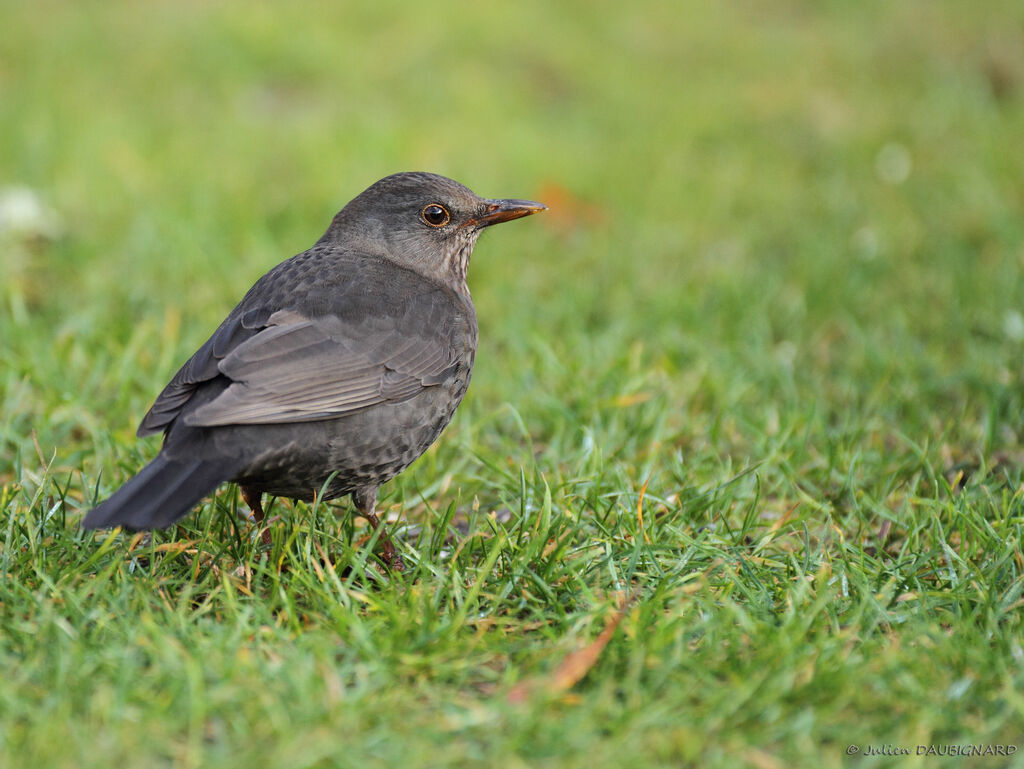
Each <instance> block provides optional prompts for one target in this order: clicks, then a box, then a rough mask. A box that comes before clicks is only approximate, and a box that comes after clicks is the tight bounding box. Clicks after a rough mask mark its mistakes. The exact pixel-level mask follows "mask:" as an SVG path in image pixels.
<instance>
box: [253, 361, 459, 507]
mask: <svg viewBox="0 0 1024 769" xmlns="http://www.w3.org/2000/svg"><path fill="white" fill-rule="evenodd" d="M466 384H468V382H465V381H463V378H462V377H459V378H457V379H455V380H454V381H451V382H449V383H446V384H445V385H441V386H434V387H428V388H426V389H425V390H423V391H421V392H420V393H418V394H417V395H416V396H414V397H412V398H409V399H408V400H406V401H402V402H400V403H383V404H380V405H377V406H372V407H370V408H367V409H363V410H361V411H358V412H354V413H351V414H347V415H345V416H343V417H340V418H338V419H330V420H322V421H318V422H305V423H299V424H290V425H253V426H252V427H251V428H250V429H251V430H252V432H253V433H254V435H253V439H254V440H259V441H260V442H261V443H263V444H264V445H265V446H266V451H264V452H260V453H259V454H258V455H257V456H256V457H254V461H253V462H251V463H250V464H249V467H247V468H246V470H245V471H243V473H242V474H240V475H239V476H238V477H236V478H234V479H233V480H235V481H237V482H238V483H241V484H243V485H245V486H249V487H252V488H255V489H258V490H260V491H263V492H265V493H268V494H273V495H275V496H280V497H289V498H293V499H301V500H305V501H309V500H311V499H313V497H314V496H315V495H317V494H321V496H322V498H323V499H334V498H335V497H339V496H342V495H344V494H348V493H350V492H352V491H353V490H355V489H358V488H362V487H366V486H378V485H380V484H382V483H385V482H386V481H389V480H391V479H392V478H394V477H395V476H396V475H398V474H399V473H400V472H402V470H404V469H405V468H407V467H408V466H409V465H410V464H412V463H413V462H414V461H415V460H416V459H417V458H418V457H419V456H420V455H422V454H423V452H424V451H426V450H427V448H429V447H430V445H431V444H432V443H433V442H434V441H435V440H437V437H438V436H439V435H440V434H441V431H442V430H444V428H445V427H446V426H447V425H448V423H449V421H451V418H452V415H453V414H454V413H455V408H456V407H457V406H458V404H459V402H460V401H461V400H462V396H463V395H464V394H465V391H466ZM257 433H262V435H258V434H257Z"/></svg>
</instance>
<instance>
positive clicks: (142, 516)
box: [82, 454, 236, 531]
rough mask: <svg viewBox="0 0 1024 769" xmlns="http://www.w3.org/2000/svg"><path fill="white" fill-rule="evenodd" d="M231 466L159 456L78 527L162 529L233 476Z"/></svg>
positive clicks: (133, 529) (92, 511) (222, 463)
mask: <svg viewBox="0 0 1024 769" xmlns="http://www.w3.org/2000/svg"><path fill="white" fill-rule="evenodd" d="M235 470H236V468H235V467H234V463H228V462H220V463H218V462H210V461H199V460H196V461H192V462H180V461H177V460H173V459H167V458H166V457H164V455H163V454H160V455H159V456H157V458H156V459H154V460H153V461H152V462H150V463H149V464H148V465H146V466H145V467H144V468H142V470H141V471H139V474H138V475H136V476H135V477H134V478H132V479H131V480H129V481H128V482H127V483H126V484H125V485H124V486H122V487H121V488H119V489H118V490H117V491H115V492H114V493H113V495H112V496H111V497H110V498H109V499H107V500H105V501H104V502H103V503H101V504H100V505H99V506H97V507H95V508H93V509H92V510H91V511H90V512H89V514H88V515H86V516H85V520H84V521H83V522H82V526H83V527H85V528H86V529H102V528H107V527H113V526H124V527H125V528H126V529H130V530H132V531H138V530H140V529H162V528H165V527H167V526H170V525H171V524H172V523H174V522H175V521H176V520H178V519H179V518H181V517H182V516H183V515H185V514H186V513H187V512H188V511H189V510H191V509H192V507H193V506H194V505H195V504H196V503H197V502H198V501H199V500H200V499H202V498H203V497H205V496H206V495H207V494H209V493H210V492H211V491H213V490H214V489H215V488H217V486H218V485H219V484H221V483H223V482H224V481H226V480H228V479H229V478H231V477H232V476H233V475H234V474H235Z"/></svg>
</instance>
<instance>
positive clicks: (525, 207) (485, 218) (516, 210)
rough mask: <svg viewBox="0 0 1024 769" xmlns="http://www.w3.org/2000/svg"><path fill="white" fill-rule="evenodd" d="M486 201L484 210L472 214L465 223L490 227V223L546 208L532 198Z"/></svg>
mask: <svg viewBox="0 0 1024 769" xmlns="http://www.w3.org/2000/svg"><path fill="white" fill-rule="evenodd" d="M486 203H487V208H485V209H484V212H483V213H482V214H480V215H479V216H474V217H473V218H472V219H470V220H469V221H468V222H467V224H469V225H470V226H472V227H490V226H491V225H492V224H500V223H501V222H511V221H512V220H513V219H521V218H522V217H524V216H529V215H530V214H536V213H538V212H540V211H547V210H548V207H547V206H546V205H544V204H543V203H534V202H533V201H532V200H488V201H486Z"/></svg>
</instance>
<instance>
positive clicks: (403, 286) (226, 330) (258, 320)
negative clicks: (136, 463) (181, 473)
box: [138, 248, 476, 435]
mask: <svg viewBox="0 0 1024 769" xmlns="http://www.w3.org/2000/svg"><path fill="white" fill-rule="evenodd" d="M460 333H468V334H470V335H471V336H475V333H476V320H475V315H474V312H473V306H472V303H467V302H466V301H465V300H463V299H460V298H458V297H457V296H456V295H455V294H454V292H452V291H449V290H447V289H444V288H441V287H440V286H438V285H437V284H435V283H432V282H430V281H429V280H427V279H426V278H423V277H422V276H419V275H417V274H415V273H413V272H411V271H409V270H405V269H402V268H399V267H397V266H395V265H393V264H390V263H388V262H386V261H385V260H383V259H381V258H379V257H372V256H368V255H365V254H360V253H356V252H347V251H344V250H341V251H332V252H324V251H322V250H317V249H316V248H314V249H310V250H309V251H307V252H305V253H303V254H300V255H299V256H296V257H293V258H292V259H290V260H288V261H286V262H282V263H281V264H279V265H278V266H277V267H275V268H274V269H273V270H271V271H270V272H268V273H267V274H266V275H264V276H263V277H262V278H260V280H259V281H257V283H256V285H254V286H253V288H252V289H250V291H249V293H248V294H246V296H245V298H244V299H243V300H242V301H241V302H240V303H239V305H238V306H237V307H236V308H235V309H234V310H232V312H231V314H230V315H228V317H227V319H225V321H224V322H223V323H222V324H221V325H220V327H219V328H218V329H217V330H216V331H215V332H214V334H213V336H211V337H210V339H209V340H208V341H207V342H206V344H204V345H203V346H202V347H200V348H199V350H197V351H196V353H195V354H194V355H193V356H192V357H191V358H190V359H189V360H188V362H186V363H185V365H184V366H182V367H181V369H180V370H179V371H178V373H177V374H175V375H174V378H173V379H171V381H170V383H168V385H167V386H166V387H165V388H164V390H163V392H161V393H160V395H159V397H158V398H157V399H156V402H155V403H154V404H153V406H152V408H150V410H149V412H148V413H147V414H146V416H145V418H144V419H143V420H142V424H141V425H140V426H139V431H138V432H139V435H148V434H150V433H156V432H160V431H162V430H166V429H167V428H168V427H170V425H171V424H172V423H173V422H174V421H175V420H176V419H177V418H178V417H183V419H184V421H185V423H186V424H194V425H223V424H254V423H273V422H301V421H308V420H314V419H327V418H330V417H333V416H338V415H340V414H344V413H346V412H349V411H352V410H354V409H359V408H364V407H366V406H369V405H373V404H374V403H380V402H383V401H389V400H390V401H396V400H404V399H406V398H410V397H412V396H413V395H415V394H416V393H417V392H419V391H420V390H422V389H423V388H424V387H429V386H430V385H433V384H439V383H440V382H443V381H445V380H446V379H447V378H448V377H449V376H450V375H451V373H453V372H454V370H455V367H456V364H457V358H458V353H457V352H456V349H455V348H456V342H455V341H454V340H455V339H456V338H457V337H458V336H459V334H460ZM214 380H218V381H219V384H220V385H221V386H222V387H221V391H220V393H219V394H217V395H216V396H213V392H212V390H209V389H208V388H207V385H208V384H209V383H212V382H213V381H214ZM201 391H206V392H208V393H209V395H208V396H207V395H204V396H203V397H201V398H199V397H195V398H194V396H196V395H197V394H198V393H200V392H201ZM210 396H213V397H210Z"/></svg>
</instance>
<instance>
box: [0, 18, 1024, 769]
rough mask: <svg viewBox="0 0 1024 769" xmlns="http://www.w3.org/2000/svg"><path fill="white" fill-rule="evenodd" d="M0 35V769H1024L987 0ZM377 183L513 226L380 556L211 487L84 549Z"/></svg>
mask: <svg viewBox="0 0 1024 769" xmlns="http://www.w3.org/2000/svg"><path fill="white" fill-rule="evenodd" d="M0 29H3V30H4V31H3V33H2V34H0V148H2V149H0V511H2V513H0V766H3V767H14V768H18V767H33V768H35V767H69V768H70V767H74V768H76V769H77V768H79V767H83V768H88V767H111V766H116V767H119V768H122V769H132V768H134V767H140V768H141V767H147V768H148V767H153V766H168V767H218V768H219V769H233V768H234V767H246V768H249V767H261V766H267V767H289V768H305V767H333V766H402V767H419V766H422V767H448V766H480V765H483V766H497V767H528V766H529V767H533V766H547V767H586V769H597V768H598V767H606V766H607V767H623V766H627V767H638V768H639V767H647V766H691V765H692V766H700V767H736V766H751V767H756V768H757V769H772V768H773V767H780V768H784V769H790V768H791V767H804V766H806V767H819V766H823V767H838V766H851V767H893V766H935V765H951V766H952V765H956V766H961V765H965V764H969V765H970V766H979V767H980V766H1003V765H1008V764H1012V765H1024V649H1022V645H1021V644H1022V635H1024V633H1022V630H1024V628H1022V621H1021V610H1022V607H1024V558H1022V555H1021V538H1022V534H1024V495H1022V493H1021V491H1020V484H1021V478H1022V474H1024V366H1022V363H1024V280H1022V278H1021V271H1022V267H1024V13H1022V11H1021V8H1020V5H1019V2H1013V1H1012V0H991V1H990V2H986V3H985V4H984V5H983V6H981V5H972V4H969V3H959V2H956V1H955V0H941V1H939V0H907V2H902V3H885V2H881V1H880V0H867V1H866V2H860V3H839V2H823V3H806V2H805V3H801V2H796V1H795V0H775V1H774V2H735V3H715V2H711V1H710V0H705V1H704V2H696V1H694V2H691V1H689V0H687V2H662V3H655V2H640V3H634V4H626V3H614V2H608V1H605V0H598V1H594V2H582V0H579V1H573V2H566V3H550V2H549V3H544V2H533V0H525V2H519V3H508V4H475V5H466V6H462V7H459V6H445V5H430V4H423V3H400V2H383V3H378V4H374V5H371V4H360V5H358V6H357V5H356V4H347V3H346V4H342V3H338V4H334V5H327V4H325V3H313V2H308V1H307V0H293V2H290V3H287V4H277V3H251V4H246V3H241V2H234V1H233V0H227V1H226V2H220V3H206V2H196V1H195V0H190V1H188V2H173V3H172V2H154V3H146V4H143V3H131V2H127V0H109V1H108V2H104V3H87V2H78V3H72V2H56V1H53V2H38V3H18V2H0ZM401 170H430V171H435V172H438V173H442V174H445V175H447V176H451V177H453V178H455V179H458V180H459V181H462V182H464V183H465V184H467V185H468V186H470V187H471V188H473V189H474V190H476V191H477V192H479V193H481V194H483V195H485V196H489V197H525V198H533V199H537V200H542V201H544V202H546V203H547V204H548V205H549V206H550V208H551V210H550V211H549V212H548V213H546V214H544V215H543V216H538V217H532V218H530V219H527V220H524V221H522V222H516V223H514V224H509V225H503V226H502V227H500V228H496V229H495V230H494V231H493V232H488V233H486V234H485V236H484V237H483V238H482V240H481V242H480V244H479V245H478V247H477V250H476V253H475V255H474V260H473V264H472V267H471V270H470V286H471V289H472V291H473V295H474V298H475V301H476V305H477V311H478V315H479V319H480V347H479V351H478V354H477V364H476V369H475V372H474V377H473V384H472V386H471V387H470V391H469V395H468V396H467V399H466V401H465V403H464V404H463V405H462V407H461V409H460V411H459V413H458V414H457V415H456V418H455V420H454V421H453V423H452V425H451V426H450V427H449V429H448V430H447V431H446V433H445V434H444V435H443V437H442V439H441V440H440V441H439V442H438V443H437V444H435V446H434V447H432V448H431V450H430V451H429V452H428V453H427V454H426V455H425V456H424V457H423V458H421V459H420V460H419V461H418V462H417V463H416V464H415V465H413V467H412V468H410V469H409V470H408V471H407V472H406V473H404V474H403V475H402V476H400V477H399V478H398V479H396V480H394V481H392V482H391V483H389V484H388V485H387V486H385V487H384V489H383V490H382V503H381V507H382V509H383V510H384V511H385V512H386V513H387V514H388V516H389V519H390V524H389V526H390V529H391V531H392V532H393V534H394V536H395V538H396V540H397V541H398V542H399V543H400V549H401V551H402V553H403V554H404V557H405V560H406V562H407V563H408V564H409V565H410V568H409V570H408V571H407V572H406V573H404V574H400V575H395V574H391V573H388V572H387V570H385V569H384V568H383V567H382V566H381V565H380V564H379V562H378V561H377V560H376V558H375V557H374V555H373V551H372V545H373V543H372V542H371V541H370V529H369V528H368V527H367V526H366V524H365V522H364V521H363V520H362V519H356V518H354V517H353V516H352V515H351V514H350V506H349V503H348V502H347V501H340V502H335V503H329V504H327V503H322V504H313V505H305V504H301V503H292V502H291V501H288V500H277V501H275V502H274V503H273V507H272V509H271V515H276V516H280V521H279V523H278V524H277V526H276V527H275V528H274V530H273V537H274V541H273V544H272V545H271V546H270V547H269V548H266V547H263V546H262V545H261V544H260V543H259V540H258V537H254V536H253V532H252V531H251V530H249V529H248V528H247V527H246V525H245V524H244V522H243V521H242V519H240V518H239V517H238V515H237V511H238V509H239V508H241V507H243V504H242V503H241V501H240V498H239V494H238V491H237V489H236V488H235V487H233V486H229V485H225V486H223V487H221V488H220V489H219V490H218V493H217V494H216V496H215V497H213V498H212V499H208V500H206V501H205V502H204V503H203V504H202V506H201V507H200V508H198V509H197V512H196V513H194V514H193V515H190V516H188V517H187V518H186V519H184V520H183V521H181V523H180V525H178V526H177V527H175V528H173V529H171V530H167V531H161V532H157V533H156V534H154V535H153V536H152V537H151V538H150V537H143V536H135V535H130V534H122V533H119V532H84V531H82V530H81V528H80V527H79V523H80V521H81V518H82V516H83V515H84V513H85V512H87V511H88V510H89V509H90V508H91V507H92V505H93V504H94V503H95V502H96V501H97V500H98V499H102V498H104V497H105V496H107V495H108V494H109V493H111V492H112V491H113V490H114V489H115V488H117V487H118V486H119V485H120V484H121V483H122V482H124V481H125V480H126V479H127V478H129V477H130V476H131V475H132V474H133V473H134V472H136V471H137V470H138V469H139V468H140V467H141V466H142V465H143V463H144V462H145V461H146V460H147V459H148V458H150V457H152V456H153V455H154V454H155V453H156V451H157V450H158V447H159V441H158V440H157V439H154V438H150V439H146V440H138V439H136V438H135V436H134V431H135V428H136V426H137V424H138V422H139V420H140V419H141V417H142V415H143V414H144V413H145V411H146V409H147V408H148V406H149V405H150V403H151V402H152V400H153V398H154V397H155V396H156V394H157V393H158V392H159V390H160V388H161V387H162V386H163V384H164V383H165V382H166V381H167V379H168V378H169V377H170V376H171V375H172V374H173V373H174V371H175V370H176V369H177V367H178V366H179V365H180V364H181V363H182V362H183V361H184V360H185V359H186V358H187V357H188V356H189V355H190V354H191V353H192V351H193V350H194V349H195V348H196V347H198V346H199V345H200V344H201V343H202V342H203V341H205V339H206V338H207V337H208V335H209V334H210V333H211V331H212V330H213V329H214V328H215V326H216V324H217V323H218V322H219V321H220V320H221V318H223V316H224V315H225V314H226V313H227V312H228V311H229V310H230V308H231V307H232V306H233V305H234V304H235V302H237V301H238V299H239V298H240V297H241V296H242V294H243V293H244V292H245V291H246V290H247V289H248V287H249V286H250V285H251V284H252V282H253V281H254V280H255V279H256V278H257V277H259V276H260V275H261V274H262V273H264V272H265V271H266V270H268V269H269V268H270V267H272V266H273V265H274V264H276V263H277V262H279V261H281V260H283V259H285V258H287V257H288V256H291V255H292V254H295V253H298V252H300V251H302V250H304V249H306V248H307V247H308V246H309V245H311V244H312V243H313V241H315V240H316V239H317V238H318V237H319V236H320V234H321V233H322V232H323V230H324V229H325V228H326V226H327V223H328V222H329V220H330V217H331V216H332V215H333V214H334V212H335V211H336V210H337V209H338V208H340V206H341V205H343V204H344V203H345V202H346V201H347V200H349V199H350V198H351V197H353V196H354V195H356V194H357V193H358V192H360V191H361V190H362V189H364V188H365V187H366V186H368V185H369V184H370V183H372V182H373V181H376V180H377V179H379V178H380V177H382V176H384V175H386V174H389V173H392V172H395V171H401ZM929 746H932V750H934V752H935V753H936V754H938V753H941V752H946V753H948V752H949V751H950V750H951V748H950V746H953V748H952V749H953V750H960V751H963V750H965V749H967V748H969V747H971V746H973V748H972V749H980V750H982V751H984V750H991V751H992V752H996V751H998V750H1002V751H1004V752H1009V753H1012V755H1009V756H999V755H994V756H989V757H984V756H981V757H966V758H965V757H963V756H955V757H949V756H945V757H943V756H941V755H926V754H924V755H922V752H925V753H926V752H927V751H928V750H929ZM1018 748H1020V750H1019V751H1018ZM904 750H906V751H908V752H909V755H902V754H901V755H872V754H873V753H882V754H884V753H887V752H888V753H897V754H899V753H901V751H904Z"/></svg>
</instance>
